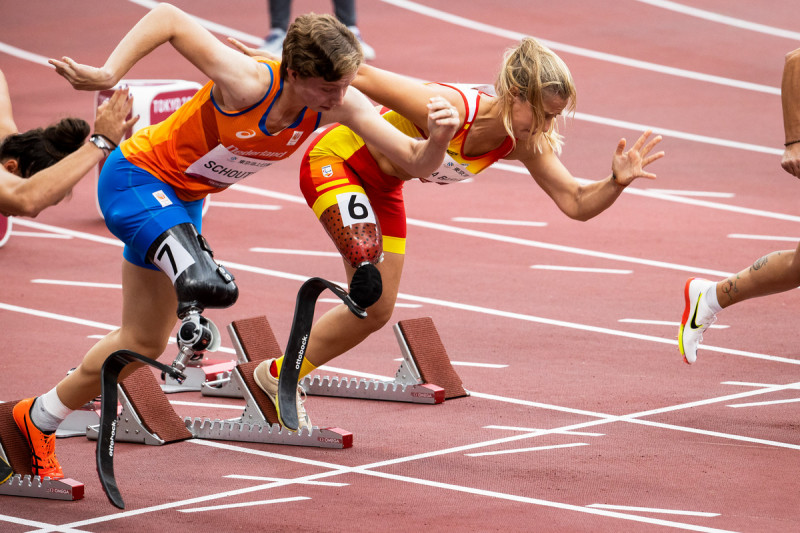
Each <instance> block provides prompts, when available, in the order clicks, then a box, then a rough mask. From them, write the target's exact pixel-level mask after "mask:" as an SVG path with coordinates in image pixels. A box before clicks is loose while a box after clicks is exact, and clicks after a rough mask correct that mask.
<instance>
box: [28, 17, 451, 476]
mask: <svg viewBox="0 0 800 533" xmlns="http://www.w3.org/2000/svg"><path fill="white" fill-rule="evenodd" d="M164 43H170V44H171V45H172V46H173V47H175V48H176V49H177V51H178V52H180V54H181V55H183V56H184V57H185V58H186V59H187V60H189V61H190V62H191V63H192V64H193V65H194V66H195V67H197V68H198V69H199V70H200V71H201V72H203V73H204V74H205V75H207V76H208V77H209V78H210V79H211V81H209V82H208V83H207V84H206V85H205V86H204V87H203V88H202V89H201V90H200V91H198V92H197V93H196V94H195V95H194V97H193V98H192V99H191V100H189V101H188V102H186V103H185V104H183V105H182V106H181V107H180V108H179V109H178V110H176V111H175V112H174V113H173V114H172V115H171V116H170V117H169V118H167V119H166V120H164V121H163V122H161V123H159V124H155V125H152V126H148V127H146V128H143V129H141V130H139V131H138V132H136V133H135V134H134V135H133V137H131V138H130V139H128V140H127V141H125V142H123V143H122V144H121V145H120V146H119V147H118V148H117V149H116V150H114V151H113V152H112V153H111V155H110V156H109V158H108V160H107V161H106V163H105V164H104V166H103V170H102V172H101V175H100V179H99V182H98V199H99V202H100V207H101V210H102V211H103V216H104V218H105V220H106V224H107V225H108V227H109V229H110V230H111V231H112V233H114V235H116V236H117V237H118V238H119V239H121V240H122V241H123V242H124V243H125V250H124V252H123V256H124V259H125V260H124V261H123V263H122V301H123V303H122V306H123V308H122V326H121V327H120V328H119V329H117V330H115V331H113V332H111V333H109V334H108V335H107V336H106V337H104V338H103V339H102V340H100V341H99V342H98V343H97V344H96V345H95V346H94V347H93V348H91V349H90V350H89V352H88V353H87V354H86V355H85V356H84V359H83V361H82V362H81V364H80V365H79V366H78V368H77V369H76V370H75V371H74V372H72V373H71V374H69V375H68V376H67V377H66V378H64V379H63V380H62V381H61V382H60V383H59V384H58V385H57V386H56V387H55V388H53V389H52V390H50V391H49V392H47V393H45V394H43V395H42V396H39V397H38V398H36V399H34V398H29V399H27V400H23V401H22V402H20V403H19V404H18V405H16V406H15V408H14V418H15V420H16V421H17V424H18V426H19V427H20V429H21V430H22V432H23V433H24V434H25V436H26V437H27V439H28V442H29V443H30V446H31V449H32V451H33V461H32V462H33V470H34V474H36V475H41V476H50V477H51V478H60V477H63V473H62V471H61V466H60V465H59V462H58V461H57V459H56V457H55V451H54V448H55V435H54V431H55V430H56V429H57V427H58V425H59V424H60V423H61V421H62V420H63V419H64V418H66V416H67V415H68V414H69V413H70V412H71V411H72V410H74V409H78V408H80V407H81V406H83V405H84V404H86V402H88V401H90V400H91V399H93V398H94V397H96V396H97V395H98V394H99V393H100V387H101V379H100V378H101V369H102V366H103V363H104V362H105V361H106V359H108V358H109V356H110V355H111V354H114V353H116V352H118V351H120V350H128V351H130V352H135V353H136V354H139V355H142V356H145V357H147V358H150V359H157V358H158V357H159V356H160V355H161V354H162V353H163V352H164V350H165V349H166V347H167V343H168V342H169V338H170V336H171V332H172V330H173V328H174V326H175V324H176V311H177V315H178V317H179V318H180V319H181V320H182V321H183V324H182V325H181V328H180V332H179V335H178V337H179V344H183V345H185V346H188V348H187V349H186V350H185V353H184V349H183V348H184V346H182V349H181V354H182V355H185V356H190V355H191V353H192V351H193V350H194V349H195V348H194V346H195V345H196V344H195V343H199V344H197V346H199V348H200V349H202V347H203V345H204V344H205V343H207V342H213V339H209V335H208V331H206V330H207V329H209V328H207V326H208V324H206V323H204V321H203V319H202V316H201V314H200V313H201V312H202V311H203V309H205V308H210V307H217V308H224V307H227V306H230V305H232V304H233V303H234V302H235V301H236V298H237V295H238V292H237V288H236V284H235V282H234V280H233V277H232V276H230V274H229V273H228V272H227V271H226V270H225V269H224V268H222V267H220V266H219V265H217V263H216V262H215V261H214V259H213V258H212V255H211V250H210V247H209V246H208V244H207V243H206V242H205V240H204V239H203V238H202V237H201V236H200V233H201V232H202V227H201V212H202V201H203V198H205V197H206V196H207V195H208V194H210V193H216V192H220V191H222V190H224V189H226V188H227V187H229V186H230V185H232V184H233V183H236V182H237V181H238V180H239V179H240V178H242V177H244V176H245V175H246V174H248V173H249V172H250V171H253V170H254V169H255V170H261V169H264V168H266V167H268V166H269V165H270V164H272V163H274V162H276V161H278V160H281V159H285V158H288V157H289V156H291V155H292V153H294V151H295V150H297V149H298V148H300V147H301V146H302V145H303V144H304V142H305V141H306V140H307V139H308V138H309V136H311V135H312V133H313V132H314V131H315V130H316V129H317V128H318V127H320V126H322V125H324V124H332V123H342V124H347V125H348V126H349V127H351V128H353V130H354V131H358V133H359V134H360V135H362V136H363V137H364V138H366V139H369V140H370V142H372V143H374V144H375V145H376V146H378V147H379V149H380V150H381V151H382V152H383V153H386V154H387V155H388V157H390V158H391V159H392V160H393V161H395V162H396V163H397V164H398V165H400V166H401V167H403V168H405V169H406V170H407V171H408V172H410V173H414V174H417V173H423V174H424V173H429V172H431V171H433V170H434V169H435V168H437V167H438V166H439V165H441V163H442V161H443V159H444V154H445V150H446V148H447V143H448V141H449V139H450V138H451V137H452V135H453V133H454V132H455V130H456V128H457V127H458V124H459V122H460V121H459V118H458V112H457V111H456V110H455V107H454V106H452V105H451V104H450V103H448V102H447V101H446V100H445V99H443V98H434V99H432V100H431V101H429V102H427V110H426V111H427V117H428V127H429V129H430V136H429V137H428V138H427V139H424V140H420V139H412V138H409V137H408V136H406V135H404V134H403V133H401V132H400V131H398V130H397V129H395V128H394V127H393V126H391V125H390V124H389V123H388V122H386V121H385V120H383V119H382V118H381V117H380V115H379V114H378V112H377V111H376V110H375V108H374V107H373V105H372V104H371V102H370V101H369V100H368V99H367V98H366V97H365V96H364V95H363V94H361V93H360V92H359V91H358V90H356V89H354V88H352V87H350V82H351V81H352V79H353V78H354V77H355V75H356V71H357V69H358V67H359V66H360V64H361V62H362V61H363V54H362V52H361V49H360V46H359V44H358V39H357V38H356V37H355V36H354V35H353V34H352V33H351V32H350V31H349V30H348V29H347V28H346V27H345V26H343V25H342V24H341V23H339V22H338V21H337V20H336V19H335V18H334V17H332V16H329V15H304V16H301V17H298V18H297V19H296V20H295V22H294V23H293V24H292V26H291V27H290V28H289V31H288V33H287V36H286V39H285V41H284V53H283V57H282V59H281V61H272V60H267V59H265V58H255V59H254V58H251V57H247V56H245V55H243V54H240V53H239V52H238V51H236V50H234V49H233V48H230V47H228V46H227V45H225V44H223V43H222V42H220V41H219V40H218V39H217V38H216V37H214V36H213V35H212V34H211V33H209V32H208V31H207V30H205V29H204V28H202V27H201V26H200V25H199V24H198V23H197V22H196V21H195V20H194V19H192V18H191V17H189V16H188V15H187V14H186V13H184V12H183V11H181V10H179V9H177V8H175V7H174V6H171V5H168V4H159V5H158V6H157V7H155V8H153V9H152V10H151V11H150V12H149V13H148V14H147V15H145V16H144V17H143V18H142V20H140V21H139V22H138V23H137V24H136V25H135V26H134V27H133V29H131V30H130V31H129V32H128V34H127V35H126V36H125V37H124V38H123V39H122V41H121V42H120V43H119V45H118V46H117V47H116V49H115V50H114V51H113V52H112V54H111V56H110V57H109V58H108V60H107V61H106V63H105V65H104V66H103V67H100V68H97V67H91V66H88V65H83V64H80V63H77V62H76V61H73V60H72V59H70V58H62V59H61V60H51V61H50V62H51V63H52V64H53V65H54V66H55V67H56V72H57V73H58V74H60V75H61V76H63V77H64V78H66V79H67V80H68V81H69V82H70V83H71V84H72V86H73V87H75V88H77V89H81V90H92V91H93V90H103V89H108V88H110V87H113V86H114V85H116V83H118V82H119V80H120V79H122V77H123V76H124V75H125V74H126V73H127V72H128V70H129V69H130V68H131V67H132V66H133V65H134V64H135V63H136V62H137V61H139V60H140V59H142V58H143V57H144V56H145V55H146V54H147V53H149V52H150V51H152V50H154V49H155V48H157V47H158V46H160V45H162V44H164ZM221 161H225V162H226V163H225V165H222V164H221V163H220V162H221ZM242 161H243V163H242ZM238 163H241V164H240V165H238ZM237 165H238V166H237ZM222 167H225V168H222ZM240 171H241V172H240ZM370 266H371V264H370V265H365V266H364V267H363V269H362V270H361V274H360V275H359V276H357V277H356V278H355V279H354V283H353V284H352V286H351V294H352V296H353V299H354V300H357V301H356V304H357V305H359V306H362V307H368V306H369V305H370V304H371V303H373V302H374V300H376V299H377V297H376V296H375V294H376V293H377V294H378V295H379V294H380V288H379V287H376V285H375V283H376V278H375V276H374V275H372V274H375V272H376V271H375V270H373V269H374V267H372V268H370ZM370 273H372V274H370ZM165 274H166V275H165ZM359 285H360V286H361V288H360V289H356V287H357V286H359ZM358 294H361V296H359V297H358V298H355V297H356V295H358ZM211 336H213V335H211ZM181 338H183V339H184V341H185V342H184V341H181ZM299 364H300V363H299V362H298V365H299ZM137 366H139V365H138V364H131V365H127V366H126V367H125V368H124V370H123V371H122V372H121V373H120V375H119V379H124V378H125V377H126V376H127V375H128V374H129V373H130V372H132V371H133V370H135V369H136V367H137ZM260 385H261V386H262V388H264V389H265V392H266V393H267V395H269V396H270V399H271V400H272V401H273V402H276V396H277V394H278V390H277V389H278V387H277V383H275V384H274V383H271V382H270V383H264V381H263V380H262V381H261V383H260ZM273 385H275V386H274V387H273ZM283 390H284V391H285V390H286V389H285V388H284V389H283ZM291 393H296V390H292V391H291ZM290 400H291V397H290ZM297 403H299V399H298V400H297ZM289 405H291V401H290V402H289ZM299 414H300V417H301V418H305V417H303V416H302V415H303V413H302V412H301V413H299ZM306 422H307V419H306ZM300 425H301V427H302V426H303V424H302V423H301V424H300Z"/></svg>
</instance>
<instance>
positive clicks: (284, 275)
mask: <svg viewBox="0 0 800 533" xmlns="http://www.w3.org/2000/svg"><path fill="white" fill-rule="evenodd" d="M20 222H23V223H24V224H28V225H30V226H31V227H37V228H44V229H47V230H50V231H54V232H57V233H60V232H68V233H69V234H71V235H73V236H76V237H80V238H86V239H88V240H92V241H98V242H104V243H111V244H114V245H115V246H122V243H121V242H119V241H117V240H112V239H106V238H100V237H97V236H96V235H92V234H85V233H82V232H78V231H73V230H65V229H62V228H58V227H56V226H49V225H46V224H42V223H39V222H33V221H29V220H24V221H20ZM425 224H426V225H431V226H433V227H434V228H435V229H436V228H444V229H445V231H453V230H456V229H458V228H452V227H450V226H445V225H443V224H432V223H425ZM464 231H465V230H459V231H457V233H461V232H464ZM466 234H469V235H471V234H483V232H467V233H466ZM487 235H491V234H487ZM500 240H503V241H507V242H522V243H528V241H524V240H522V239H510V238H506V237H503V238H502V239H500ZM547 246H548V247H553V248H554V249H562V248H563V249H565V250H571V249H570V248H569V247H560V246H554V245H547ZM593 253H597V252H593ZM601 255H603V256H612V254H601ZM630 259H631V260H638V259H637V258H630ZM655 263H659V262H655ZM225 264H226V266H228V267H230V268H232V269H234V270H235V269H239V270H242V271H246V272H251V273H255V274H261V275H265V276H272V277H276V278H280V279H289V280H293V281H299V282H301V283H302V282H305V281H306V280H307V279H308V278H309V276H304V275H301V274H294V273H289V272H281V271H278V270H272V269H267V268H260V267H254V266H251V265H245V264H242V263H233V262H226V263H225ZM682 268H685V269H689V267H682ZM698 270H699V269H691V271H695V272H697V271H698ZM727 275H728V274H725V275H724V276H727ZM398 298H400V299H403V300H410V301H412V302H417V303H422V304H431V305H439V306H442V307H447V308H450V309H459V310H462V311H470V312H475V313H481V314H486V315H490V316H497V317H502V318H510V319H516V320H524V321H528V322H534V323H540V324H546V325H550V326H559V327H565V328H570V329H577V330H582V331H589V332H594V333H603V334H607V335H614V336H619V337H626V338H632V339H638V340H645V341H651V342H655V343H660V344H670V345H673V346H674V345H677V343H678V341H677V339H665V338H662V337H655V336H652V335H642V334H638V333H630V332H626V331H621V330H615V329H610V328H602V327H596V326H589V325H586V324H578V323H574V322H567V321H564V320H554V319H549V318H543V317H537V316H533V315H526V314H522V313H515V312H510V311H501V310H498V309H491V308H488V307H482V306H477V305H470V304H462V303H457V302H451V301H447V300H440V299H437V298H427V297H423V296H413V295H410V294H404V293H398ZM0 309H7V310H11V311H17V312H22V313H27V314H32V315H38V316H44V317H46V318H55V319H57V320H65V321H73V320H78V319H72V318H64V317H63V316H62V315H56V314H54V313H46V312H42V311H35V310H30V309H26V308H23V307H19V306H14V305H10V304H3V303H0ZM80 323H83V322H80ZM103 327H107V328H109V329H116V328H115V327H112V326H106V325H103ZM703 348H704V349H705V350H706V351H716V352H721V353H727V354H732V355H739V356H743V357H751V358H755V359H763V360H768V361H773V362H783V363H790V364H794V365H798V364H800V360H796V359H791V358H788V357H777V356H771V355H766V354H759V353H755V352H747V351H744V350H734V349H729V348H719V347H716V346H711V345H703Z"/></svg>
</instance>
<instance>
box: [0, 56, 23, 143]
mask: <svg viewBox="0 0 800 533" xmlns="http://www.w3.org/2000/svg"><path fill="white" fill-rule="evenodd" d="M12 133H19V130H18V129H17V125H16V123H14V113H13V112H12V111H11V94H10V93H9V92H8V83H6V77H5V76H4V75H3V71H2V70H0V142H3V139H5V138H6V137H8V136H9V135H11V134H12Z"/></svg>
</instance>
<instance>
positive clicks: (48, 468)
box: [12, 398, 64, 479]
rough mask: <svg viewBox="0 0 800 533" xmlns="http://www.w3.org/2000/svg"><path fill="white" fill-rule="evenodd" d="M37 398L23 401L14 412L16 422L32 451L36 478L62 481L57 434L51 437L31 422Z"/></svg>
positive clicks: (32, 462)
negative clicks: (57, 451)
mask: <svg viewBox="0 0 800 533" xmlns="http://www.w3.org/2000/svg"><path fill="white" fill-rule="evenodd" d="M34 400H36V398H28V399H27V400H22V401H21V402H19V403H18V404H17V405H15V406H14V409H13V411H12V413H13V415H14V422H16V423H17V427H18V428H19V430H20V431H21V432H22V435H23V436H24V437H25V440H26V441H28V446H29V447H30V449H31V470H32V471H33V475H34V476H41V477H45V476H47V477H49V478H50V479H62V478H63V477H64V472H63V471H62V470H61V465H60V464H58V459H56V434H55V433H51V434H49V435H47V434H45V433H43V432H42V431H41V430H40V429H39V428H37V427H36V426H35V425H34V424H33V421H32V420H31V407H33V402H34Z"/></svg>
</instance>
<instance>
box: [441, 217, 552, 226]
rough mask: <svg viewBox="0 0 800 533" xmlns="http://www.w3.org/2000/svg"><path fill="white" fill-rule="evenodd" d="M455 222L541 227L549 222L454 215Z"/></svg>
mask: <svg viewBox="0 0 800 533" xmlns="http://www.w3.org/2000/svg"><path fill="white" fill-rule="evenodd" d="M450 220H452V221H453V222H477V223H478V224H501V225H505V226H531V227H535V228H541V227H544V226H547V222H533V221H528V220H502V219H499V218H475V217H453V218H451V219H450Z"/></svg>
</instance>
